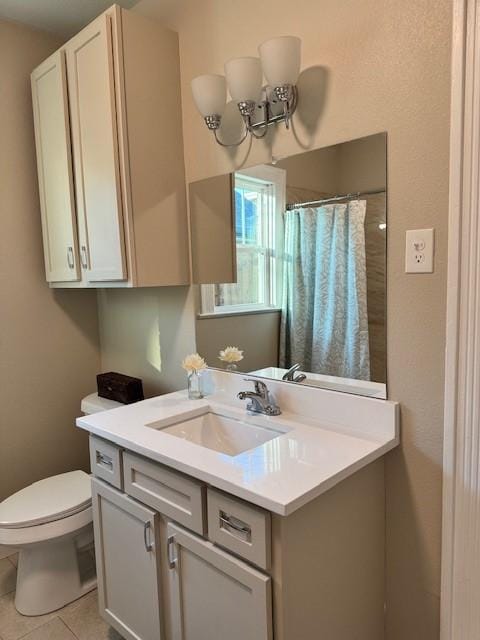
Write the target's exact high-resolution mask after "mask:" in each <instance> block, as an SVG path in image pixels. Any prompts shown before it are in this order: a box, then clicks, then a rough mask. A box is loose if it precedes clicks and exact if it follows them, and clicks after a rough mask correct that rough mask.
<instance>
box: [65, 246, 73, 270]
mask: <svg viewBox="0 0 480 640" xmlns="http://www.w3.org/2000/svg"><path fill="white" fill-rule="evenodd" d="M67 262H68V266H69V268H70V269H74V268H75V259H74V257H73V247H68V248H67Z"/></svg>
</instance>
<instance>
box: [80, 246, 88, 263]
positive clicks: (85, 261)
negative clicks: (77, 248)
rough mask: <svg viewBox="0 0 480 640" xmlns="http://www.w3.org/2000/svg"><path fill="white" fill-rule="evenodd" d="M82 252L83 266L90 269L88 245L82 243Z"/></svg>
mask: <svg viewBox="0 0 480 640" xmlns="http://www.w3.org/2000/svg"><path fill="white" fill-rule="evenodd" d="M81 252H82V257H81V261H82V267H83V268H84V269H88V258H87V247H86V246H85V245H84V244H82V246H81Z"/></svg>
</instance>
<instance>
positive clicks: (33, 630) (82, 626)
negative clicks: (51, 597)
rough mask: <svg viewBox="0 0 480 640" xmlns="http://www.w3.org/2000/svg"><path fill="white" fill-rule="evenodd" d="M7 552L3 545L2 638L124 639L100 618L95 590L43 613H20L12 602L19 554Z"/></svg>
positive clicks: (0, 562)
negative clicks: (51, 611) (34, 615)
mask: <svg viewBox="0 0 480 640" xmlns="http://www.w3.org/2000/svg"><path fill="white" fill-rule="evenodd" d="M6 553H7V551H6V550H5V549H4V550H3V553H2V549H1V548H0V640H20V638H21V639H22V640H122V637H121V636H120V635H119V634H118V633H117V632H116V631H115V630H114V629H112V628H111V627H109V626H108V625H107V624H106V622H104V621H103V620H102V618H101V617H100V615H99V613H98V607H97V591H96V590H94V591H91V592H90V593H87V595H85V596H83V598H80V600H76V601H75V602H72V603H71V604H68V605H67V606H66V607H64V608H63V609H59V610H58V611H54V612H53V613H48V614H47V615H44V616H36V617H27V616H22V615H20V614H19V613H18V612H17V610H16V609H15V606H14V604H13V600H14V597H15V581H16V577H17V556H16V554H12V555H6ZM2 556H3V557H2Z"/></svg>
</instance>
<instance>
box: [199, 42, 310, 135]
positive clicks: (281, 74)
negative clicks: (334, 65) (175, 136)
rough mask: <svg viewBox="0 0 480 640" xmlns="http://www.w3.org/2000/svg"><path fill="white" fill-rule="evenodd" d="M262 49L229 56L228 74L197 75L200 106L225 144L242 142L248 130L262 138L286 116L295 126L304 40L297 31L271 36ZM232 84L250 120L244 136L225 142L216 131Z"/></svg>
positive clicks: (233, 95)
mask: <svg viewBox="0 0 480 640" xmlns="http://www.w3.org/2000/svg"><path fill="white" fill-rule="evenodd" d="M258 50H259V53H260V58H253V57H247V58H234V59H233V60H230V61H229V62H227V63H226V64H225V76H221V75H214V74H208V75H204V76H198V77H197V78H194V79H193V80H192V93H193V99H194V101H195V104H196V106H197V109H198V110H199V112H200V113H201V114H202V116H203V118H204V120H205V124H206V125H207V127H208V128H209V129H210V130H211V131H213V133H214V136H215V140H216V141H217V142H218V144H220V145H222V146H223V147H236V146H238V145H239V144H241V143H242V142H243V141H244V140H245V139H246V137H247V136H248V134H250V135H252V136H254V137H255V138H263V137H264V136H265V135H266V133H267V129H268V127H269V125H271V124H274V123H276V122H285V126H286V128H287V129H288V128H289V126H290V119H291V117H292V114H293V113H294V112H295V108H296V106H297V99H298V92H297V87H296V84H297V79H298V75H299V73H300V52H301V40H300V38H296V37H294V36H281V37H279V38H272V39H271V40H267V41H266V42H264V43H263V44H261V45H260V46H259V48H258ZM263 76H265V79H266V81H267V84H266V85H263ZM227 86H228V91H229V93H230V96H231V98H232V100H233V102H236V104H237V106H238V110H239V111H240V114H241V115H242V118H243V121H244V125H245V129H244V132H243V135H242V137H241V138H240V140H239V141H238V142H235V143H233V144H226V143H224V142H222V141H221V140H219V138H218V136H217V131H218V129H219V127H220V124H221V121H222V115H223V112H224V110H225V105H226V102H227Z"/></svg>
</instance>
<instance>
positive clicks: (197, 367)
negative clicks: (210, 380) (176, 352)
mask: <svg viewBox="0 0 480 640" xmlns="http://www.w3.org/2000/svg"><path fill="white" fill-rule="evenodd" d="M182 367H183V368H184V369H185V371H188V372H189V373H191V372H192V371H201V370H202V369H206V368H207V363H206V362H205V360H204V359H203V358H202V356H199V355H198V353H191V354H190V355H189V356H186V358H185V359H184V361H183V362H182Z"/></svg>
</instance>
